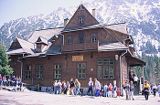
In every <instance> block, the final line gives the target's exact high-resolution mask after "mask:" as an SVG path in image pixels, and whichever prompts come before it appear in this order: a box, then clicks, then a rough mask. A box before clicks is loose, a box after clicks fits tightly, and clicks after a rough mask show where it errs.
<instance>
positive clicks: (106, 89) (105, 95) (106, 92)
mask: <svg viewBox="0 0 160 105" xmlns="http://www.w3.org/2000/svg"><path fill="white" fill-rule="evenodd" d="M103 89H104V97H108V85H107V83H106V84H105V85H104V88H103Z"/></svg>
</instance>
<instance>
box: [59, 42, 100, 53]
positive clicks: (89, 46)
mask: <svg viewBox="0 0 160 105" xmlns="http://www.w3.org/2000/svg"><path fill="white" fill-rule="evenodd" d="M97 49H98V43H74V44H65V45H63V47H62V51H64V52H65V51H79V50H97Z"/></svg>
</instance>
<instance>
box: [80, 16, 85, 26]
mask: <svg viewBox="0 0 160 105" xmlns="http://www.w3.org/2000/svg"><path fill="white" fill-rule="evenodd" d="M79 24H80V25H84V16H79Z"/></svg>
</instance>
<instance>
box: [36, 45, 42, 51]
mask: <svg viewBox="0 0 160 105" xmlns="http://www.w3.org/2000/svg"><path fill="white" fill-rule="evenodd" d="M41 48H42V44H40V43H37V44H36V50H37V52H41V50H42V49H41Z"/></svg>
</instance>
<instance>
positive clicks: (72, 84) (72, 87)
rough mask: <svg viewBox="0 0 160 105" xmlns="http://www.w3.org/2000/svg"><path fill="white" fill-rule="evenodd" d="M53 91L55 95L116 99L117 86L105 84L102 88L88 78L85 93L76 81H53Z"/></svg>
mask: <svg viewBox="0 0 160 105" xmlns="http://www.w3.org/2000/svg"><path fill="white" fill-rule="evenodd" d="M53 91H54V93H55V94H67V95H85V93H86V95H89V96H104V97H117V86H116V83H115V84H114V85H112V83H109V85H108V84H107V83H106V84H105V85H104V86H102V84H101V83H100V81H98V80H97V78H95V79H94V81H93V80H92V78H89V82H88V88H87V92H84V90H83V89H82V88H81V83H80V82H79V80H78V79H75V80H73V78H71V79H70V81H62V82H61V81H60V80H58V81H57V80H55V82H54V84H53Z"/></svg>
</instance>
